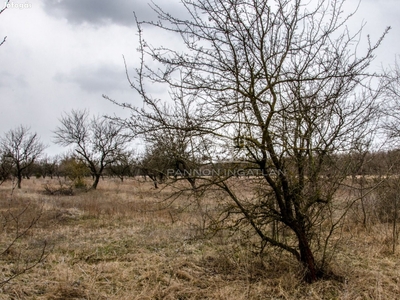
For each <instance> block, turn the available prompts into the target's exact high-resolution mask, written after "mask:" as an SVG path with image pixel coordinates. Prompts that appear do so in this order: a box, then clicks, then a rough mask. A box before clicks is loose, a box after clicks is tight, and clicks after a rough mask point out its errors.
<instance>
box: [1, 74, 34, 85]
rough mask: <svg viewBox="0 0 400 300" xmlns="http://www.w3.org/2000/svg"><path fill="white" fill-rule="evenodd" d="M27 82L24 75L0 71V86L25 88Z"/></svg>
mask: <svg viewBox="0 0 400 300" xmlns="http://www.w3.org/2000/svg"><path fill="white" fill-rule="evenodd" d="M26 87H28V83H27V81H26V79H25V76H23V75H21V74H19V75H15V74H11V73H10V72H7V71H0V88H11V89H15V88H26Z"/></svg>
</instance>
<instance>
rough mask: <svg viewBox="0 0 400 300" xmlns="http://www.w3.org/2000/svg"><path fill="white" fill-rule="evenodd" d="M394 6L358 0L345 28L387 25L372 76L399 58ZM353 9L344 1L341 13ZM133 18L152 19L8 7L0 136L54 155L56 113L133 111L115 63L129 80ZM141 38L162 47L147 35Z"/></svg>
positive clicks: (174, 3) (111, 4)
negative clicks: (22, 131)
mask: <svg viewBox="0 0 400 300" xmlns="http://www.w3.org/2000/svg"><path fill="white" fill-rule="evenodd" d="M3 1H4V0H3ZM399 1H400V0H362V1H361V4H360V7H359V9H358V11H357V14H356V16H355V17H354V18H353V19H352V21H351V23H350V25H351V27H352V26H354V29H357V28H359V27H360V25H361V24H363V23H366V24H365V27H364V29H363V32H362V38H364V40H366V37H367V35H370V37H371V40H372V41H375V40H376V39H378V38H379V36H380V34H381V33H382V32H383V31H384V30H385V28H386V27H387V26H391V27H392V29H391V31H390V33H389V35H388V36H387V37H386V38H385V40H384V42H383V44H382V46H381V48H380V49H379V50H378V52H377V58H376V60H375V62H374V66H373V67H374V68H376V69H377V70H378V69H380V68H382V67H387V66H389V65H391V64H393V63H394V60H395V56H396V55H397V54H400V5H399ZM154 2H155V3H157V4H159V5H160V6H161V7H163V8H165V10H166V11H170V12H172V13H174V14H176V15H177V16H182V15H184V14H185V12H184V8H183V7H182V4H181V3H180V1H179V0H154ZM357 4H358V0H348V1H347V4H346V9H347V8H348V9H349V11H350V9H354V8H355V7H356V6H357ZM0 7H4V3H3V4H2V3H1V0H0ZM133 12H135V14H136V16H137V17H138V19H139V20H155V18H156V16H155V13H154V12H153V11H152V10H151V8H150V7H149V5H148V2H147V1H146V0H113V1H110V0H30V1H25V0H15V1H11V2H10V5H9V7H8V9H7V10H5V11H4V12H3V13H2V14H1V15H0V41H1V40H2V39H3V37H4V36H7V40H6V42H5V43H4V44H3V46H1V47H0V135H3V134H4V133H5V132H7V131H9V130H10V129H13V128H16V127H17V126H19V125H24V126H28V127H30V128H31V131H32V132H37V133H38V135H39V136H40V138H41V140H42V141H43V143H45V144H46V145H47V146H48V148H47V149H46V152H47V153H48V154H49V155H56V154H61V153H62V152H63V151H65V150H66V149H65V148H62V147H60V146H58V145H55V144H54V143H53V136H54V133H53V132H54V130H55V129H56V128H57V126H58V125H59V119H60V118H61V116H62V114H63V113H65V112H70V111H71V110H72V109H75V110H82V109H89V110H90V113H91V114H93V115H114V114H115V115H117V116H120V117H127V116H129V111H128V110H126V109H125V110H123V109H122V108H120V107H118V106H116V105H114V104H112V103H111V102H109V101H107V100H105V99H104V98H103V97H102V95H103V94H105V95H107V96H109V97H110V98H112V99H115V100H117V101H119V102H127V103H131V104H132V105H135V106H140V105H141V99H140V98H139V96H138V95H137V94H135V93H134V91H133V90H132V89H131V88H130V86H129V82H128V81H127V79H126V74H125V66H124V60H123V56H124V57H125V60H126V62H127V65H128V70H129V71H130V72H131V75H133V73H134V72H133V71H134V68H135V67H137V66H138V57H139V54H138V52H137V47H138V36H137V29H136V27H135V19H134V14H133ZM350 29H353V28H350ZM145 38H157V40H159V41H163V40H165V41H166V42H168V41H169V42H170V40H169V38H168V37H166V36H163V35H162V33H160V32H157V31H152V30H150V29H149V30H147V31H145ZM152 92H153V93H155V94H157V93H160V94H161V93H162V91H158V90H157V89H155V90H154V91H152Z"/></svg>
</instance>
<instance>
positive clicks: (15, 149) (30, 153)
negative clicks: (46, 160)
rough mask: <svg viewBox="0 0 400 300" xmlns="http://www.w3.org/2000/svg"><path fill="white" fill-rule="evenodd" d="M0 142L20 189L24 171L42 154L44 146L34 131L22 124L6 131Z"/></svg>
mask: <svg viewBox="0 0 400 300" xmlns="http://www.w3.org/2000/svg"><path fill="white" fill-rule="evenodd" d="M0 144H1V148H2V149H3V153H4V155H5V156H6V157H8V158H9V159H10V160H11V161H12V163H13V168H14V169H15V175H16V177H17V186H18V188H19V189H20V188H21V182H22V177H23V174H24V171H26V170H27V169H28V168H29V167H30V166H31V165H32V164H33V163H34V162H35V161H36V160H37V159H38V158H39V157H40V155H42V153H43V150H44V149H45V148H46V147H45V146H44V144H43V143H42V142H41V141H40V140H39V137H38V136H37V134H36V133H30V129H29V128H28V127H25V126H22V125H21V126H19V127H17V128H15V129H12V130H10V131H8V132H7V133H6V134H5V136H4V137H3V138H2V139H1V140H0Z"/></svg>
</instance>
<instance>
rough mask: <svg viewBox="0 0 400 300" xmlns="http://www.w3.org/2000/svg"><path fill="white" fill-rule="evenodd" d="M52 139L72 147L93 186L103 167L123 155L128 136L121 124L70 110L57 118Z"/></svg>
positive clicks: (97, 181)
mask: <svg viewBox="0 0 400 300" xmlns="http://www.w3.org/2000/svg"><path fill="white" fill-rule="evenodd" d="M60 122H61V126H59V127H57V129H56V131H55V132H54V133H55V142H56V143H57V144H59V145H63V146H70V145H73V146H74V153H75V154H76V156H77V158H78V159H80V160H81V161H82V162H84V163H85V164H86V165H87V167H88V168H89V170H90V172H91V174H92V176H93V178H94V181H93V184H92V188H93V189H96V188H97V185H98V183H99V180H100V177H101V175H102V173H103V171H104V168H105V167H107V166H108V165H110V164H112V163H114V162H115V161H117V160H118V159H119V156H120V155H122V154H123V151H124V149H125V146H126V144H127V142H128V141H129V137H128V136H126V135H123V134H122V133H123V127H122V126H120V125H116V124H114V123H113V122H111V121H110V120H108V119H106V118H102V117H93V118H92V119H89V112H88V111H87V110H84V111H76V110H72V111H71V113H69V114H65V115H64V116H62V118H61V119H60Z"/></svg>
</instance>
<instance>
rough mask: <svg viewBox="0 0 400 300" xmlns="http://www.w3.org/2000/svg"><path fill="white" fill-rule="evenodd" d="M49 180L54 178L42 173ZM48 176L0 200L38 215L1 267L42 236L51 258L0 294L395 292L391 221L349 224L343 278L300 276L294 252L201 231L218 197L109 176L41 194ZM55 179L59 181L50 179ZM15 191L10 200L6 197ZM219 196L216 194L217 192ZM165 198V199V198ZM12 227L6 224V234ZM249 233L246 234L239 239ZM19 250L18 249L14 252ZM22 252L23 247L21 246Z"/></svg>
mask: <svg viewBox="0 0 400 300" xmlns="http://www.w3.org/2000/svg"><path fill="white" fill-rule="evenodd" d="M46 181H48V180H46ZM46 181H45V180H37V179H31V180H25V181H24V182H23V188H22V189H21V190H14V191H13V195H12V196H11V187H10V183H4V184H3V185H2V186H0V197H1V198H0V199H1V203H2V205H3V207H2V208H3V209H5V205H6V204H7V205H9V203H12V205H13V207H14V209H15V210H18V209H19V208H21V207H24V206H27V205H28V204H29V207H30V210H29V212H28V213H27V214H26V216H25V217H24V218H25V219H26V220H28V219H29V218H31V217H32V216H34V215H35V214H37V213H39V212H40V211H41V212H42V215H41V218H40V220H39V222H37V223H36V224H35V226H34V228H33V229H32V230H31V231H30V232H29V234H28V235H27V236H25V237H24V239H23V240H21V241H20V242H19V243H18V245H17V246H18V247H15V249H14V250H13V251H15V252H12V251H10V253H9V254H8V255H3V256H2V257H1V260H2V261H1V265H2V269H1V272H0V275H1V276H6V275H7V274H8V273H9V272H12V268H14V267H15V264H16V261H18V259H19V258H21V255H22V254H23V255H25V256H26V257H31V258H33V257H34V256H35V255H37V254H36V252H35V251H37V250H38V249H40V247H41V246H40V245H41V242H43V241H44V240H46V241H47V242H48V243H49V244H50V245H52V247H53V248H52V251H51V253H50V254H49V255H48V256H47V258H46V261H45V262H43V263H41V264H39V265H38V266H36V267H35V268H34V269H32V270H31V271H29V272H28V273H26V274H23V275H21V276H19V277H17V278H16V279H14V280H13V281H12V282H10V283H9V284H7V285H5V286H4V287H3V288H2V290H1V294H0V299H396V298H398V297H399V295H400V259H399V258H400V257H399V254H395V255H394V254H391V253H390V249H391V245H390V241H388V237H390V228H388V225H384V224H383V225H375V226H373V227H371V228H370V229H369V231H368V232H367V231H365V230H364V229H362V226H348V227H346V228H347V230H345V231H344V232H343V233H342V235H343V236H342V241H341V243H340V247H339V249H338V252H337V256H336V264H335V265H332V270H333V271H334V272H335V273H336V274H339V275H341V276H343V277H344V278H345V282H338V281H335V280H325V281H320V282H317V283H315V284H312V285H307V284H303V283H302V282H301V280H300V279H299V278H300V273H299V272H300V268H299V266H298V265H297V263H296V262H295V261H294V260H293V259H292V257H290V256H287V255H286V254H284V253H281V252H277V251H275V250H267V252H265V255H264V256H263V257H262V258H261V257H259V256H257V255H256V254H253V252H252V249H251V246H249V244H248V243H241V241H242V238H241V236H240V234H239V233H232V234H229V233H228V232H223V231H222V232H219V233H218V234H215V235H214V236H212V237H207V238H205V236H204V235H203V233H204V230H205V227H204V225H205V224H204V223H205V219H204V212H205V211H207V212H209V213H212V212H213V210H216V209H217V207H216V205H215V203H216V202H215V201H214V200H215V199H213V197H211V196H209V197H205V198H204V199H202V201H201V203H199V202H190V201H188V200H187V198H186V197H181V198H179V199H177V200H175V201H174V202H173V203H167V202H163V201H162V200H163V199H165V198H166V196H167V195H168V194H169V193H170V190H169V189H168V188H166V189H164V190H155V189H154V188H153V186H152V184H151V182H138V181H134V180H126V181H125V182H123V183H121V182H120V181H117V180H111V179H107V180H105V181H101V182H100V184H99V188H98V190H96V191H90V192H87V193H85V192H80V193H75V195H73V196H63V195H53V196H48V195H44V194H43V190H44V188H43V187H44V184H46ZM47 184H56V182H50V183H49V182H47ZM10 197H12V201H11V202H10ZM214 197H215V195H214ZM167 204H169V205H167ZM11 229H12V228H11V227H10V228H9V230H8V231H7V232H6V231H4V230H3V232H2V237H1V242H2V245H5V244H6V243H7V236H8V234H12V230H11ZM243 241H245V240H243ZM13 253H14V254H13ZM18 253H19V254H21V255H20V256H18V255H17V254H18Z"/></svg>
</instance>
